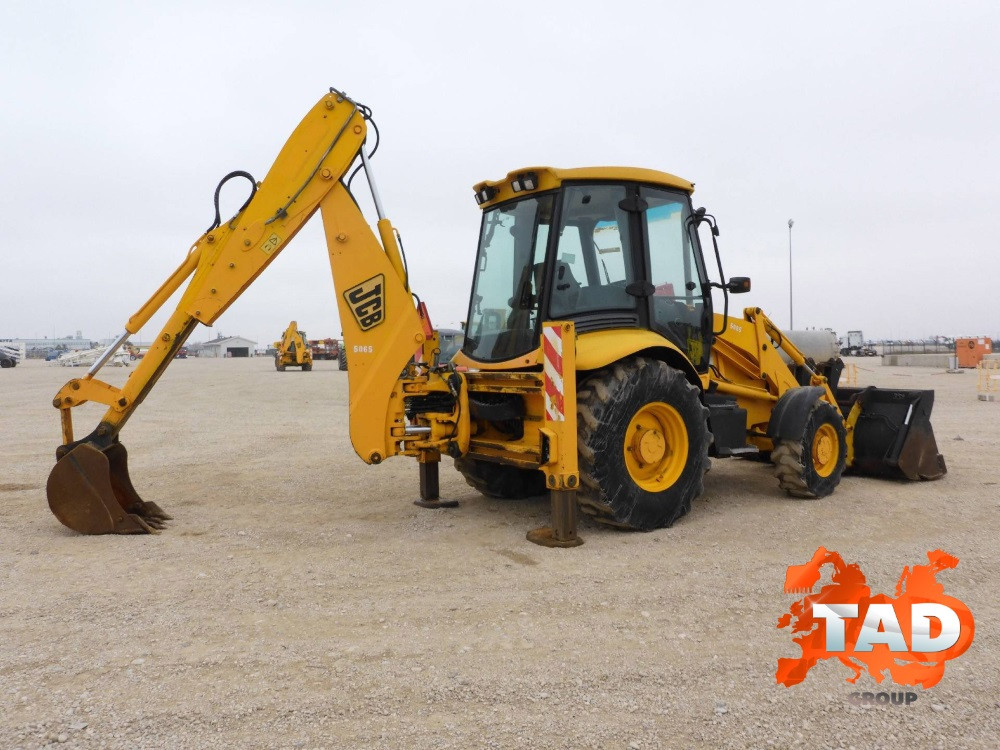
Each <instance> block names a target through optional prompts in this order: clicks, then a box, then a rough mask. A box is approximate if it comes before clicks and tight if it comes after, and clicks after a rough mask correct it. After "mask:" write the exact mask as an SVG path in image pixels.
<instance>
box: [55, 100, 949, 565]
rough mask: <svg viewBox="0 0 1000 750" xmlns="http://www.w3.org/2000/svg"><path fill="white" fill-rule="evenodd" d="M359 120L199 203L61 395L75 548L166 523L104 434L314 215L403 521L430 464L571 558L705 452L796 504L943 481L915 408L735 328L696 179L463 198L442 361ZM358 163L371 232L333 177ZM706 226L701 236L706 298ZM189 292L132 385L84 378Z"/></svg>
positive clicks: (762, 322) (663, 500)
mask: <svg viewBox="0 0 1000 750" xmlns="http://www.w3.org/2000/svg"><path fill="white" fill-rule="evenodd" d="M369 119H370V111H369V110H368V109H367V108H366V107H364V106H363V105H360V104H358V103H356V102H354V101H352V100H351V99H349V98H348V97H347V96H345V95H344V94H342V93H340V92H338V91H336V90H333V89H331V91H330V93H329V94H328V95H326V96H324V97H323V98H322V99H320V101H319V102H318V103H317V104H316V106H315V107H313V109H312V110H311V111H310V112H309V113H308V114H307V115H306V117H305V118H304V119H303V120H302V122H301V124H300V125H299V126H298V127H297V128H296V129H295V131H294V132H293V133H292V135H291V137H290V138H289V139H288V142H287V143H286V144H285V146H284V148H283V149H282V150H281V152H280V153H279V155H278V157H277V159H276V161H275V163H274V165H273V166H272V167H271V170H270V172H268V174H267V176H266V177H265V179H264V180H263V181H262V182H261V183H260V184H259V187H258V186H257V185H256V184H254V183H252V185H253V187H252V192H251V196H250V198H249V199H248V201H247V202H246V203H245V204H244V206H243V207H242V208H241V209H240V211H239V212H238V213H237V215H236V216H234V217H233V218H232V219H230V220H229V221H227V222H222V221H220V218H219V216H218V190H217V191H216V221H215V223H214V224H213V226H212V228H211V229H210V230H209V231H207V232H206V233H205V234H203V235H202V236H201V237H200V238H199V239H198V240H197V241H196V242H195V244H194V245H193V246H192V248H191V249H190V251H189V253H188V255H187V257H186V258H185V260H184V262H183V263H182V264H181V265H180V267H179V268H178V269H177V270H176V271H175V272H174V274H173V275H171V277H170V278H169V279H168V280H167V281H166V282H165V283H164V284H163V286H162V287H161V288H160V289H159V290H157V292H156V293H155V294H154V295H153V296H152V297H151V298H150V300H149V301H148V302H147V303H146V304H145V305H143V307H142V308H141V309H140V310H139V311H138V312H137V313H136V314H135V315H134V316H132V318H130V319H129V321H128V323H127V325H126V330H125V332H124V333H123V334H122V335H121V337H120V338H119V340H118V342H117V343H116V344H114V345H112V346H111V347H109V348H108V350H107V352H106V353H105V354H104V356H103V357H102V358H101V359H100V360H99V361H98V362H96V363H95V365H94V366H93V367H92V368H91V369H90V371H89V372H88V373H87V375H86V376H85V377H83V378H79V379H74V380H71V381H70V382H69V383H67V384H66V385H65V386H64V387H63V388H62V389H61V390H60V391H59V393H58V394H57V396H56V398H55V401H54V405H55V406H56V407H57V408H58V409H59V410H60V414H61V416H62V428H63V443H64V444H63V445H62V446H60V447H59V449H58V450H57V457H58V461H57V463H56V466H55V468H54V469H53V470H52V473H51V475H50V477H49V481H48V488H47V490H48V498H49V504H50V507H51V509H52V511H53V513H54V514H55V515H56V516H57V517H58V518H59V520H60V521H62V522H63V523H64V524H66V525H67V526H69V527H70V528H72V529H75V530H77V531H80V532H83V533H137V532H144V531H153V530H155V529H158V528H160V527H162V526H163V522H164V521H165V520H168V518H169V517H168V516H167V515H166V514H165V513H164V512H163V511H162V510H161V509H160V508H159V507H158V506H157V505H156V504H154V503H150V502H144V501H142V500H141V499H140V497H139V495H138V494H137V493H136V491H135V489H134V488H133V486H132V483H131V481H130V479H129V476H128V469H127V454H126V451H125V448H124V447H123V445H122V444H121V443H120V442H119V433H120V431H121V429H122V427H123V426H124V425H125V423H126V422H127V420H128V419H129V417H131V415H132V414H133V412H134V411H135V409H136V407H137V406H138V405H139V404H140V403H141V402H142V400H143V398H144V397H145V396H146V394H147V393H149V391H150V389H151V388H152V387H153V385H154V384H155V383H156V380H157V378H158V377H159V376H160V375H161V374H162V373H163V371H164V369H165V368H166V367H167V366H168V365H169V364H170V362H171V358H172V355H173V353H174V352H175V351H177V349H178V348H179V347H180V346H181V345H182V344H183V343H184V341H185V340H186V339H187V338H188V336H189V335H190V334H191V332H192V330H194V328H195V326H196V325H197V324H198V323H202V324H205V325H211V324H212V323H214V322H215V321H216V320H217V319H218V317H219V316H220V315H221V314H222V313H223V312H224V311H225V310H226V308H227V307H229V305H230V304H232V302H233V301H234V300H235V299H236V298H237V297H238V296H239V295H240V293H241V292H242V291H243V290H244V289H246V287H247V286H248V285H249V284H250V283H251V282H252V281H253V280H254V279H255V278H256V277H257V276H258V275H259V274H260V273H261V272H262V271H263V270H264V269H265V268H266V267H267V265H268V264H270V262H271V261H272V260H274V258H275V257H277V255H278V254H279V253H280V252H282V250H283V249H284V248H285V246H286V245H287V244H288V243H289V242H290V241H291V240H292V238H293V237H294V236H295V234H296V232H297V231H298V230H299V229H300V228H301V226H302V225H303V224H304V223H305V222H306V221H307V220H308V219H309V218H310V217H311V216H312V215H313V214H314V213H315V212H316V211H317V210H319V211H320V212H321V214H322V216H323V224H324V229H325V233H326V238H327V243H328V251H329V258H330V265H331V268H332V271H333V279H334V285H335V287H336V291H337V302H338V305H339V311H340V319H341V321H342V323H343V326H344V335H343V337H344V345H345V350H346V351H348V352H349V354H350V356H349V358H348V376H349V384H350V436H351V441H352V443H353V446H354V449H355V451H356V452H357V453H358V455H359V456H360V457H361V458H362V459H363V460H364V461H366V462H368V463H371V464H378V463H381V462H382V461H383V460H385V459H386V458H389V457H391V456H394V455H399V454H402V455H408V456H413V457H415V458H416V459H417V460H418V462H419V469H420V499H419V500H418V501H416V502H417V503H418V504H420V505H424V506H426V507H442V506H445V505H448V504H449V503H446V502H444V501H442V500H441V499H440V497H439V492H438V463H439V461H440V457H441V454H442V453H447V454H448V455H450V456H452V457H453V458H455V459H456V461H455V463H456V466H457V468H458V469H459V470H460V471H461V472H462V473H463V474H464V475H465V477H466V478H467V479H468V481H469V482H470V483H471V484H472V485H473V486H474V487H476V488H478V489H480V490H482V491H483V492H485V493H487V494H489V495H494V496H500V497H517V496H526V495H535V494H541V493H544V492H546V491H548V492H549V493H550V497H551V501H552V525H551V527H546V528H543V529H537V530H534V531H532V532H529V539H532V540H533V541H536V542H538V543H542V544H549V545H554V546H572V545H575V544H579V543H581V540H580V538H579V537H578V536H577V534H576V510H577V501H578V500H579V505H580V507H582V508H583V510H584V511H586V512H587V513H589V514H591V515H593V516H594V517H595V518H596V519H597V520H599V521H601V522H604V523H608V524H612V525H615V526H621V527H625V528H634V529H652V528H656V527H661V526H668V525H670V524H672V523H673V522H674V521H676V520H677V519H678V518H679V517H680V516H682V515H683V514H684V513H686V512H687V511H688V510H689V508H690V506H691V501H692V499H693V498H694V497H696V496H697V495H698V494H699V493H700V492H701V490H702V478H703V475H704V473H705V471H706V470H707V466H708V456H709V454H710V453H711V454H713V455H717V456H733V455H750V454H756V455H761V454H763V455H768V454H770V458H771V460H772V461H774V462H775V465H776V470H777V475H778V479H779V481H780V484H781V486H782V487H784V488H785V490H786V491H788V492H789V493H790V494H792V495H795V496H801V497H819V496H823V495H826V494H829V493H830V492H831V491H833V489H834V487H835V486H836V485H837V483H838V481H839V480H840V476H841V473H842V472H843V471H844V470H845V469H854V470H858V471H864V472H868V473H874V474H881V475H888V476H895V477H906V478H909V479H929V478H935V477H938V476H941V475H942V474H944V472H945V467H944V462H943V459H942V458H941V457H940V455H939V454H938V452H937V446H936V444H935V441H934V436H933V432H932V430H931V428H930V423H929V414H930V408H931V403H932V398H933V394H932V392H930V391H894V390H893V391H885V390H880V389H874V388H869V389H864V390H861V391H848V390H846V389H838V388H837V375H838V374H839V370H838V366H837V364H836V362H833V363H827V364H826V365H825V366H824V367H823V368H820V367H819V366H816V365H814V364H813V363H812V362H811V361H808V360H807V359H806V358H805V357H804V356H803V355H802V353H801V352H800V351H799V350H798V349H796V348H795V347H794V346H793V345H792V344H791V342H789V341H788V340H787V338H786V337H784V336H783V335H782V333H781V331H779V330H778V329H777V327H775V326H774V324H773V323H772V322H771V321H770V320H768V318H767V317H766V316H765V315H764V314H763V313H762V312H761V311H760V310H759V309H756V308H747V309H746V310H744V313H743V315H742V317H739V318H737V317H730V316H729V315H728V300H729V297H728V295H729V294H730V293H737V292H744V291H747V290H748V289H749V287H750V282H749V279H746V278H733V279H729V280H728V281H727V280H725V276H724V275H723V273H722V265H721V260H720V257H719V250H718V245H717V243H716V240H715V238H716V236H717V235H718V228H717V226H716V224H715V221H714V219H713V217H711V216H710V215H709V214H706V213H705V211H704V209H697V210H695V209H694V208H693V207H692V205H691V193H692V192H693V185H692V184H691V183H690V182H687V181H686V180H683V179H680V178H678V177H675V176H673V175H669V174H665V173H663V172H655V171H651V170H645V169H627V168H608V167H600V168H591V169H570V170H560V169H551V168H547V167H537V168H529V169H523V170H518V171H516V172H512V173H510V174H509V175H507V176H506V177H505V178H503V179H501V180H498V181H495V182H482V183H480V184H478V185H476V186H475V194H476V199H477V202H478V203H479V205H480V207H481V208H482V211H483V218H482V227H481V232H480V239H479V250H478V254H477V257H476V265H475V274H474V279H473V288H472V294H471V299H470V305H469V313H468V318H467V328H466V338H465V342H464V344H463V348H462V351H461V352H459V353H458V354H457V355H456V356H455V357H454V358H453V360H452V362H451V363H448V364H442V363H440V362H439V361H438V355H439V353H440V347H439V341H438V335H437V333H436V332H435V331H434V330H432V329H431V328H430V326H429V324H428V322H427V319H426V316H425V315H423V314H422V311H423V305H422V304H415V303H414V296H415V295H413V294H412V293H411V290H410V288H409V282H408V278H407V271H406V265H405V263H404V261H403V258H402V254H401V244H400V243H399V242H397V234H396V232H395V230H394V229H393V227H392V225H391V224H390V222H389V220H388V219H386V218H385V213H384V211H383V208H382V204H381V200H380V198H379V194H378V191H377V190H376V188H375V182H374V179H373V177H372V172H371V167H370V163H369V153H368V151H367V148H366V146H365V143H366V141H365V139H366V134H367V121H368V120H369ZM376 132H377V131H376ZM376 146H377V144H376ZM358 159H360V165H359V167H358V168H359V169H361V168H363V169H364V172H365V174H366V177H367V180H368V184H369V186H370V188H371V192H372V197H373V199H374V204H375V209H376V212H377V214H378V223H377V232H378V236H377V237H376V235H375V234H373V232H372V231H371V229H370V228H369V226H368V224H367V223H366V221H365V219H364V217H363V216H362V213H361V211H360V210H359V208H358V206H357V204H356V203H355V201H354V199H353V197H352V195H351V193H350V192H349V189H348V185H349V184H350V180H349V179H348V180H347V182H346V183H345V181H344V180H343V178H344V176H345V175H346V174H347V173H348V171H349V169H350V167H351V165H352V164H353V163H354V162H355V161H356V160H358ZM239 174H240V175H241V176H246V177H249V175H246V173H239ZM231 176H232V175H230V176H229V177H231ZM226 179H228V177H227V178H226ZM224 181H225V180H224ZM251 181H252V178H251ZM220 187H221V185H220ZM699 227H707V228H709V229H710V230H711V231H710V236H711V238H712V244H713V248H714V255H715V262H716V265H717V267H718V278H719V281H712V280H711V279H710V276H709V272H708V268H707V265H706V262H705V257H704V255H703V253H702V246H701V241H700V236H699V231H698V230H699ZM189 276H191V277H192V278H191V281H190V283H189V284H188V286H187V289H186V291H185V292H184V294H183V295H182V297H181V300H180V302H179V303H178V305H177V307H176V309H175V311H174V312H173V314H172V316H171V317H170V319H169V320H168V322H167V323H166V325H165V326H164V328H163V330H162V332H161V333H160V335H159V336H158V337H157V339H156V342H155V343H154V345H153V346H152V347H151V348H150V350H149V352H148V353H147V355H146V357H145V358H144V359H143V360H142V362H141V363H140V364H139V366H138V367H137V368H136V370H135V372H133V373H132V375H131V376H130V377H129V379H128V381H127V382H126V383H125V385H124V386H123V387H122V388H116V387H113V386H111V385H108V384H106V383H103V382H101V381H100V380H97V379H96V378H95V377H94V376H95V374H96V373H97V371H98V370H99V369H100V367H101V366H102V365H103V364H104V363H105V362H107V361H108V359H110V358H111V356H112V355H113V354H114V352H115V350H116V349H117V348H118V346H119V345H120V344H121V342H123V341H124V340H125V339H126V338H127V337H128V336H129V335H130V334H132V333H135V332H136V331H138V330H139V329H140V328H141V327H142V326H143V325H144V324H145V323H146V322H147V321H148V320H149V318H150V316H151V315H152V314H153V313H154V312H155V311H156V309H157V308H159V307H160V306H161V305H162V304H163V302H164V301H165V300H166V299H167V298H168V297H169V296H170V295H171V294H172V293H173V292H174V291H175V290H177V289H178V288H179V287H180V286H181V284H182V283H183V282H184V280H185V279H186V278H187V277H189ZM713 289H719V290H721V293H722V296H723V299H724V303H725V304H724V306H723V311H722V313H721V314H715V313H714V311H713V305H712V290H713ZM418 347H419V356H416V357H415V356H414V349H415V348H418ZM778 349H781V350H783V351H784V352H785V353H786V354H787V356H788V357H789V358H790V359H791V361H792V365H791V366H788V365H786V364H785V363H784V362H783V361H782V359H781V357H780V355H779V354H778ZM401 372H402V373H403V374H402V375H400V373H401ZM87 400H90V401H96V402H99V403H103V404H106V405H107V406H108V409H107V411H106V413H105V414H104V416H103V418H102V420H101V422H100V423H99V424H98V425H97V427H96V429H95V430H94V431H93V432H91V433H90V434H88V435H87V436H85V437H83V438H81V439H74V435H73V427H72V421H71V412H72V408H73V407H74V406H77V405H79V404H81V403H83V402H85V401H87ZM845 415H846V419H845Z"/></svg>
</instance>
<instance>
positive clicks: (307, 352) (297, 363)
mask: <svg viewBox="0 0 1000 750" xmlns="http://www.w3.org/2000/svg"><path fill="white" fill-rule="evenodd" d="M274 348H275V349H277V351H276V352H275V354H274V369H276V370H277V371H278V372H284V371H285V368H286V367H301V368H302V372H309V371H310V370H311V369H312V368H313V356H312V348H311V347H310V346H309V339H307V338H306V335H305V333H304V332H302V331H300V330H299V324H298V323H296V322H295V321H294V320H293V321H292V322H291V323H289V324H288V328H286V329H285V332H284V333H283V334H282V336H281V341H275V342H274Z"/></svg>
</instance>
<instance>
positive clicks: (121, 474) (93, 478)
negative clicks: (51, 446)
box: [46, 443, 170, 534]
mask: <svg viewBox="0 0 1000 750" xmlns="http://www.w3.org/2000/svg"><path fill="white" fill-rule="evenodd" d="M46 494H47V495H48V500H49V508H50V509H51V510H52V513H53V515H55V517H56V518H58V519H59V521H60V522H61V523H62V524H63V525H65V526H67V527H68V528H70V529H73V530H74V531H77V532H79V533H81V534H156V533H159V530H160V529H163V528H164V527H165V525H166V524H165V522H166V521H168V520H170V516H168V515H167V514H166V513H164V512H163V511H162V510H161V509H160V508H159V506H157V505H156V503H149V502H145V501H144V500H143V499H142V498H140V497H139V495H138V493H137V492H136V491H135V488H134V487H133V486H132V481H131V479H130V478H129V475H128V453H127V452H126V450H125V447H124V446H123V445H121V444H120V443H115V444H113V445H111V446H110V447H109V448H107V449H106V450H104V451H101V450H99V449H97V448H95V447H94V446H92V445H90V444H88V443H81V444H80V445H77V446H76V447H75V448H73V449H72V450H70V451H69V452H68V453H66V454H65V455H64V456H62V458H60V459H59V460H58V461H57V462H56V465H55V467H53V469H52V473H51V474H49V481H48V484H47V485H46Z"/></svg>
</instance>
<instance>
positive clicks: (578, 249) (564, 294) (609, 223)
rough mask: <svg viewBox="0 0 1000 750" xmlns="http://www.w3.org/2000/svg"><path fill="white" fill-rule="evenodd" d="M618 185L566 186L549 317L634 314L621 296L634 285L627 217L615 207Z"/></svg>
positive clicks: (632, 306) (629, 302)
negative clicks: (605, 312)
mask: <svg viewBox="0 0 1000 750" xmlns="http://www.w3.org/2000/svg"><path fill="white" fill-rule="evenodd" d="M624 198H625V187H624V186H622V185H581V186H573V187H568V188H566V189H565V191H564V195H563V209H562V222H561V226H560V229H559V245H558V249H557V252H556V267H555V269H554V277H553V284H552V302H551V304H550V307H549V309H550V313H551V315H552V317H554V318H559V317H561V316H569V315H577V314H581V313H588V312H595V311H599V310H619V309H635V305H636V301H635V298H634V297H632V296H630V295H628V294H627V293H626V292H625V287H626V286H627V285H628V284H629V283H630V282H631V281H633V280H634V271H633V268H634V265H633V260H632V247H631V242H630V238H629V230H628V220H629V219H628V213H627V212H625V211H623V210H622V209H621V208H619V206H618V204H619V203H620V202H621V201H622V200H623V199H624Z"/></svg>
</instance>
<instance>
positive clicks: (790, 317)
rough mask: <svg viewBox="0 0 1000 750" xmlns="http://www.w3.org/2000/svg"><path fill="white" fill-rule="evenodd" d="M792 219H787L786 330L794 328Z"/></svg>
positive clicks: (793, 224)
mask: <svg viewBox="0 0 1000 750" xmlns="http://www.w3.org/2000/svg"><path fill="white" fill-rule="evenodd" d="M793 226H795V221H794V220H793V219H789V220H788V330H789V331H794V330H795V309H794V308H793V307H792V227H793Z"/></svg>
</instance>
